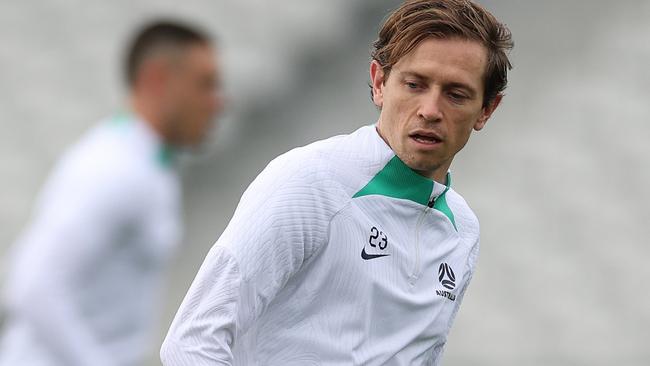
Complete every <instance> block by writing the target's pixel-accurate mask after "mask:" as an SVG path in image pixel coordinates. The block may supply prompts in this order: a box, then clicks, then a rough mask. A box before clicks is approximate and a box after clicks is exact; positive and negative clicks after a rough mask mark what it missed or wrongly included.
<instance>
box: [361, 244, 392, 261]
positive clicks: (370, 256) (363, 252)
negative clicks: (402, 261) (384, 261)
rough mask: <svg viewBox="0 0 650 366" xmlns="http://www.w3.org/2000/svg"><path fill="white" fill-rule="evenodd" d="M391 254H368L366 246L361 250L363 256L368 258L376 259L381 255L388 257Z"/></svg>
mask: <svg viewBox="0 0 650 366" xmlns="http://www.w3.org/2000/svg"><path fill="white" fill-rule="evenodd" d="M389 255H390V254H368V253H366V248H365V247H364V248H363V250H361V258H363V259H365V260H368V259H375V258H380V257H387V256H389Z"/></svg>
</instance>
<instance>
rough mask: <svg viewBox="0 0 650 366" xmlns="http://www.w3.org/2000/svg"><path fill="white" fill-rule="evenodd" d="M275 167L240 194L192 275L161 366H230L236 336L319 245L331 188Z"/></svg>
mask: <svg viewBox="0 0 650 366" xmlns="http://www.w3.org/2000/svg"><path fill="white" fill-rule="evenodd" d="M280 160H281V161H274V162H272V163H271V164H270V165H269V167H267V168H266V169H265V171H264V172H262V173H261V174H260V175H259V176H258V177H257V179H256V180H255V181H254V182H253V183H252V184H251V186H250V187H249V188H248V189H247V191H246V192H245V193H244V195H243V196H242V199H241V201H240V203H239V205H238V207H237V210H236V211H235V214H234V216H233V218H232V220H231V221H230V223H229V224H228V226H227V228H226V230H225V231H224V233H223V234H222V235H221V237H220V238H219V240H218V241H217V242H216V244H215V245H214V246H213V247H212V249H211V250H210V252H209V254H208V255H207V257H206V259H205V261H204V262H203V265H202V266H201V268H200V269H199V272H198V274H197V276H196V278H195V279H194V282H193V283H192V285H191V287H190V289H189V291H188V293H187V295H186V296H185V299H184V300H183V302H182V304H181V306H180V309H179V310H178V312H177V314H176V317H175V318H174V320H173V322H172V325H171V328H170V330H169V333H168V334H167V337H166V339H165V341H164V343H163V346H162V349H161V359H162V361H163V364H164V365H166V366H181V365H193V366H202V365H206V366H207V365H231V364H232V363H233V353H232V350H231V348H232V346H233V343H234V342H235V341H236V339H237V337H238V336H240V335H242V334H244V333H245V332H246V331H247V330H248V329H249V328H250V327H251V325H252V324H253V322H254V321H255V320H256V318H258V317H259V316H260V315H261V314H262V313H264V311H265V309H266V307H267V306H268V304H269V303H270V302H271V301H272V300H273V298H274V297H275V296H276V294H277V293H278V292H279V291H280V290H281V289H282V288H283V287H284V285H285V284H286V283H287V281H288V280H289V279H290V278H291V277H292V276H293V275H294V274H295V273H296V272H297V271H298V270H299V269H300V268H301V266H302V265H303V263H304V262H305V261H306V260H308V259H309V257H310V256H311V255H312V254H313V253H314V252H315V251H317V250H318V248H319V247H321V246H322V245H323V244H324V243H325V242H326V240H327V235H328V225H329V220H330V219H331V217H332V216H333V215H334V213H335V212H336V210H338V209H339V208H340V205H341V202H340V201H341V200H340V199H338V198H337V197H341V195H339V194H336V188H335V187H336V185H335V184H331V183H328V182H327V179H328V178H327V177H324V176H317V174H316V173H313V174H312V173H310V172H309V171H317V170H318V169H314V167H313V166H312V167H310V168H306V169H301V168H300V167H296V166H291V164H290V162H289V161H288V160H287V159H280ZM313 164H314V165H317V162H314V163H313ZM306 165H310V162H307V164H306Z"/></svg>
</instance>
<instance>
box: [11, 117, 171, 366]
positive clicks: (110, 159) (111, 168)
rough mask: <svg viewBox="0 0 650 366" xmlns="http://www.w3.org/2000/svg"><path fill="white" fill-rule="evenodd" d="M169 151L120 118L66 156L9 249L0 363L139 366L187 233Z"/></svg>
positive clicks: (141, 125)
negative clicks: (164, 282)
mask: <svg viewBox="0 0 650 366" xmlns="http://www.w3.org/2000/svg"><path fill="white" fill-rule="evenodd" d="M168 153H169V151H168V150H166V149H165V148H164V146H163V145H162V144H161V142H160V140H159V138H158V136H157V135H156V134H154V132H153V131H152V130H150V128H149V127H148V125H146V124H145V123H143V122H140V121H138V120H136V119H135V118H133V117H130V116H126V115H124V116H121V117H116V118H112V119H110V120H108V121H104V123H102V124H100V125H99V126H97V127H95V128H93V129H92V130H91V131H89V132H88V133H87V134H85V135H84V136H83V138H81V140H80V141H79V142H78V143H76V144H75V145H74V146H72V148H70V149H69V150H68V151H67V153H66V154H65V155H64V156H63V158H62V159H61V161H59V163H58V164H57V165H56V167H55V169H54V171H53V172H52V174H51V175H50V177H49V179H48V180H47V182H46V184H45V186H44V189H43V191H42V192H41V196H40V199H39V200H38V202H37V206H36V209H35V212H34V216H33V217H32V219H31V222H30V224H29V226H28V228H27V229H26V230H25V232H24V233H23V235H22V236H21V238H20V239H19V240H18V241H17V242H16V243H15V246H14V248H13V249H14V251H13V253H12V255H11V257H10V260H11V261H10V264H11V267H10V270H9V272H8V278H7V283H6V288H5V291H4V295H5V296H4V300H5V301H4V302H5V307H6V308H7V312H8V318H7V324H6V325H5V329H4V332H3V334H1V335H0V338H2V339H1V340H0V365H1V366H18V365H20V366H135V365H142V363H143V357H144V356H146V355H147V354H148V352H147V351H148V350H149V349H150V346H152V345H153V341H154V339H155V330H156V325H157V324H156V321H157V320H158V319H157V315H158V313H159V311H160V310H161V309H160V307H161V302H162V301H161V299H160V297H161V294H160V290H161V285H162V280H163V277H164V275H163V271H164V270H165V269H166V267H167V266H166V264H167V262H168V258H169V256H170V254H171V253H172V251H173V249H174V247H175V246H176V244H177V242H178V240H179V239H180V229H181V222H180V202H179V201H180V187H179V179H178V174H177V173H176V172H175V170H174V169H173V166H170V165H169V163H170V162H169V156H168Z"/></svg>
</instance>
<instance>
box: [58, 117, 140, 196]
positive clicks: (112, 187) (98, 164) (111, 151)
mask: <svg viewBox="0 0 650 366" xmlns="http://www.w3.org/2000/svg"><path fill="white" fill-rule="evenodd" d="M125 134H128V132H126V133H125V132H124V131H121V130H120V128H119V127H115V126H111V125H109V124H108V123H106V122H100V123H98V124H97V125H95V126H93V127H91V128H90V129H89V130H88V131H86V132H85V133H84V134H83V135H82V136H81V137H80V138H79V139H78V140H77V141H76V142H75V143H74V144H73V145H71V146H70V147H69V148H68V150H67V151H66V152H65V153H64V154H63V156H62V157H61V159H60V160H59V162H58V163H57V166H56V167H55V170H54V172H53V178H54V179H55V180H56V181H58V182H59V183H60V184H63V185H66V186H67V187H69V190H72V191H74V190H75V189H78V190H80V191H91V192H96V194H99V193H101V192H102V191H106V192H107V193H109V192H113V193H115V194H117V193H121V194H123V195H125V194H127V195H129V196H132V197H136V196H138V194H141V193H145V192H146V191H147V185H148V183H149V181H151V180H152V178H151V177H150V176H151V174H149V172H148V169H147V164H146V163H145V162H144V158H143V157H142V156H138V154H137V151H134V149H133V148H131V147H132V146H131V145H132V144H129V142H128V137H125Z"/></svg>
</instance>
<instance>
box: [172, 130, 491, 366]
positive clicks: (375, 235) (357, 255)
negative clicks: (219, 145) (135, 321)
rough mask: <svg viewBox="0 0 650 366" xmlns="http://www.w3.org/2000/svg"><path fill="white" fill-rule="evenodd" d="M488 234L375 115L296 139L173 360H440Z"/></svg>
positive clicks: (256, 194)
mask: <svg viewBox="0 0 650 366" xmlns="http://www.w3.org/2000/svg"><path fill="white" fill-rule="evenodd" d="M447 182H449V176H448V179H447ZM478 233H479V228H478V221H477V219H476V216H475V215H474V214H473V213H472V211H471V210H470V208H469V207H468V206H467V204H466V203H465V201H464V200H463V199H462V198H461V196H459V195H458V194H457V193H456V192H454V191H453V190H452V189H450V188H449V187H446V186H444V185H441V184H439V183H436V182H434V181H432V180H429V179H426V178H424V177H422V176H420V175H418V174H417V173H415V172H414V171H412V170H411V169H409V168H408V167H407V166H406V165H405V164H404V163H403V162H402V161H401V160H400V159H399V158H398V157H397V156H396V155H395V153H394V152H393V151H392V150H391V149H390V148H389V147H388V146H387V145H386V143H385V142H384V141H383V140H382V138H381V137H380V136H379V135H378V133H377V131H376V129H375V127H374V126H366V127H362V128H360V129H359V130H357V131H356V132H354V133H352V134H350V135H346V136H338V137H333V138H330V139H327V140H324V141H320V142H316V143H313V144H311V145H308V146H306V147H302V148H298V149H294V150H292V151H290V152H288V153H286V154H284V155H281V156H280V157H278V158H276V159H275V160H273V161H272V162H271V163H270V164H269V165H268V166H267V167H266V169H264V171H263V172H262V173H261V174H260V175H259V176H258V177H257V178H256V179H255V181H254V182H253V183H252V184H251V185H250V187H248V189H247V190H246V192H245V193H244V195H243V196H242V198H241V201H240V202H239V206H238V207H237V209H236V211H235V214H234V216H233V218H232V220H231V221H230V223H229V225H228V226H227V228H226V229H225V231H224V232H223V234H222V235H221V237H220V238H219V240H218V241H217V242H216V244H215V245H214V246H213V248H212V249H211V250H210V252H209V253H208V255H207V257H206V259H205V262H204V263H203V265H202V266H201V268H200V270H199V272H198V274H197V276H196V278H195V279H194V282H193V283H192V285H191V287H190V289H189V292H188V293H187V296H186V297H185V299H184V300H183V302H182V304H181V306H180V309H179V310H178V313H177V314H176V317H175V319H174V321H173V322H172V324H171V329H170V330H169V333H168V334H167V337H166V339H165V341H164V343H163V346H162V349H161V358H162V361H163V364H164V365H166V366H181V365H183V366H190V365H192V366H208V365H210V366H213V365H265V366H266V365H268V366H275V365H278V366H280V365H282V366H290V365H296V366H297V365H301V366H305V365H346V366H349V365H404V366H406V365H438V363H439V360H440V357H441V352H442V349H443V347H444V345H445V342H446V339H447V334H448V332H449V328H450V327H451V324H452V321H453V319H454V316H455V314H456V312H457V311H458V308H459V305H460V302H461V299H462V296H463V293H464V292H465V289H466V288H467V285H468V283H469V280H470V278H471V276H472V273H473V272H474V265H475V262H476V258H477V254H478Z"/></svg>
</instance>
